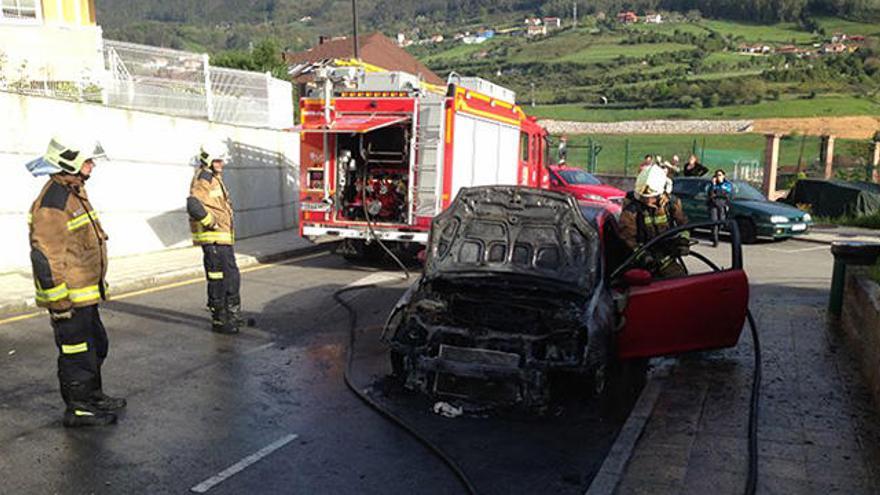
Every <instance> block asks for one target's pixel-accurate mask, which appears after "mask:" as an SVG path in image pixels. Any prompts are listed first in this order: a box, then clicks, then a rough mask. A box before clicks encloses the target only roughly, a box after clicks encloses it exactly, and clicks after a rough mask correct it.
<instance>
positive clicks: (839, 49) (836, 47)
mask: <svg viewBox="0 0 880 495" xmlns="http://www.w3.org/2000/svg"><path fill="white" fill-rule="evenodd" d="M847 51H848V49H847V46H846V44H845V43H826V44H825V46H823V47H822V53H824V54H826V55H834V54H838V53H846V52H847Z"/></svg>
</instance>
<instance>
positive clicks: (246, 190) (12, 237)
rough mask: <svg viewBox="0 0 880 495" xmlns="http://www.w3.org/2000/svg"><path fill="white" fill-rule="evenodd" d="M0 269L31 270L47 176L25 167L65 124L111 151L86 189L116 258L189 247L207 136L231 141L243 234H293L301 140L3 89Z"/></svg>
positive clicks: (228, 175) (232, 185)
mask: <svg viewBox="0 0 880 495" xmlns="http://www.w3.org/2000/svg"><path fill="white" fill-rule="evenodd" d="M0 116H2V117H0V171H2V174H3V175H2V177H3V182H2V183H3V193H2V194H0V232H2V233H3V235H2V239H3V243H2V244H0V272H2V271H8V270H10V269H16V268H20V267H24V266H28V265H29V264H30V261H29V252H30V248H29V245H28V228H27V221H26V215H27V212H28V210H29V208H30V206H31V203H32V202H33V200H34V198H35V197H36V195H37V194H38V193H39V191H40V188H41V187H42V186H43V184H44V183H45V181H46V178H45V177H40V178H34V177H33V176H31V175H30V174H29V173H28V172H27V170H26V169H25V166H24V164H25V163H26V162H27V161H29V160H31V159H33V158H35V157H37V156H40V155H41V154H42V153H43V152H44V151H45V147H46V144H47V143H48V142H49V138H50V137H51V136H52V135H53V134H54V133H56V132H60V131H63V130H64V129H65V128H68V127H74V128H78V129H80V130H83V129H85V130H88V131H89V132H90V133H92V134H93V135H94V136H95V137H96V138H97V139H99V140H100V141H101V143H102V145H103V146H104V148H105V149H106V151H107V154H108V158H109V159H108V161H102V162H98V166H97V167H96V169H95V172H94V173H93V175H92V179H91V180H89V182H88V192H89V196H90V198H91V200H92V203H93V205H94V206H95V208H96V209H97V210H98V211H99V213H100V215H101V221H102V224H103V225H104V228H105V230H107V233H108V235H109V236H110V242H109V247H110V255H111V256H118V255H127V254H137V253H143V252H149V251H158V250H162V249H167V248H173V247H183V246H187V245H189V244H190V234H189V225H188V223H187V216H186V212H185V203H186V197H187V195H188V194H189V184H190V181H191V180H192V176H193V172H194V168H193V165H192V163H193V158H194V156H195V154H196V153H197V151H198V147H199V144H200V143H201V142H203V141H204V140H206V139H223V140H226V141H227V143H229V147H230V152H231V161H230V163H229V165H228V167H227V168H226V170H225V172H224V179H225V180H226V184H227V186H228V187H229V190H230V194H231V195H232V198H233V204H234V206H235V208H236V211H237V213H236V217H235V221H236V234H237V237H238V238H244V237H250V236H254V235H259V234H265V233H270V232H277V231H280V230H284V229H293V228H295V224H296V211H297V210H296V208H297V207H298V204H297V203H298V198H299V136H298V135H297V134H293V133H290V132H283V131H276V130H268V129H256V128H245V127H234V126H229V125H220V124H212V123H209V122H205V121H199V120H190V119H183V118H174V117H168V116H163V115H156V114H150V113H144V112H135V111H129V110H122V109H114V108H107V107H103V106H100V105H93V104H85V103H74V102H66V101H61V100H52V99H49V98H40V97H31V96H22V95H15V94H10V93H3V92H0Z"/></svg>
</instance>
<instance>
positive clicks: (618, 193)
mask: <svg viewBox="0 0 880 495" xmlns="http://www.w3.org/2000/svg"><path fill="white" fill-rule="evenodd" d="M548 168H549V169H550V190H551V191H560V192H566V193H569V194H571V195H573V196H574V197H575V198H577V200H578V201H588V202H591V203H600V204H604V205H605V207H606V208H608V210H609V211H610V212H611V213H613V214H615V215H618V214H619V213H620V209H621V207H622V206H623V198H624V197H625V196H626V192H624V191H622V190H620V189H618V188H616V187H614V186H609V185H608V184H603V183H602V181H600V180H599V179H597V178H596V177H594V176H593V175H592V174H590V173H587V172H584V171H583V170H581V169H579V168H577V167H570V166H567V165H564V164H560V165H550V166H549V167H548Z"/></svg>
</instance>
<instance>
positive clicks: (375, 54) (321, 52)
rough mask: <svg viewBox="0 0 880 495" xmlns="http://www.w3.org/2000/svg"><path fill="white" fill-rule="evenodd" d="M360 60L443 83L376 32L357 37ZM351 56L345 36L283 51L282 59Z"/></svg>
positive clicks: (313, 60) (309, 60) (303, 60)
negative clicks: (296, 49)
mask: <svg viewBox="0 0 880 495" xmlns="http://www.w3.org/2000/svg"><path fill="white" fill-rule="evenodd" d="M358 48H359V51H360V54H359V55H360V57H361V60H363V61H364V62H366V63H368V64H371V65H375V66H377V67H381V68H383V69H385V70H389V71H403V72H408V73H410V74H415V75H421V76H422V77H424V79H425V81H427V82H429V83H431V84H445V83H446V81H444V80H443V79H441V78H440V76H438V75H437V74H435V73H434V72H432V71H431V69H429V68H427V67H426V66H425V65H424V64H422V63H421V62H419V61H418V59H416V58H415V57H413V56H412V55H410V54H409V53H407V51H406V50H404V49H402V48H400V47H399V46H397V43H395V42H394V41H392V40H390V39H389V38H388V37H387V36H385V35H384V34H382V33H379V32H376V33H373V34H369V35H366V36H361V37H359V38H358ZM352 57H354V47H353V46H352V42H351V40H350V39H348V38H339V39H334V40H332V41H325V42H324V43H321V44H319V45H315V46H313V47H312V48H310V49H308V50H305V51H302V52H285V53H284V61H285V62H286V63H288V64H291V65H294V64H302V63H316V62H320V61H322V60H331V59H347V58H352Z"/></svg>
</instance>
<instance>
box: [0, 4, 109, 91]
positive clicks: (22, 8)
mask: <svg viewBox="0 0 880 495" xmlns="http://www.w3.org/2000/svg"><path fill="white" fill-rule="evenodd" d="M0 3H2V8H0V51H2V53H3V54H4V55H5V56H6V63H5V64H4V68H3V69H2V70H3V71H4V73H3V74H2V75H3V76H5V79H6V81H7V82H13V81H19V82H22V81H23V82H26V83H28V84H30V83H34V82H41V81H42V82H81V81H86V80H99V79H100V77H101V75H102V73H103V70H104V60H103V56H102V52H101V51H102V43H103V37H102V34H101V28H100V27H99V26H98V24H97V22H96V21H95V2H94V1H90V0H27V1H24V0H2V2H0ZM2 79H4V78H3V77H0V80H2Z"/></svg>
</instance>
